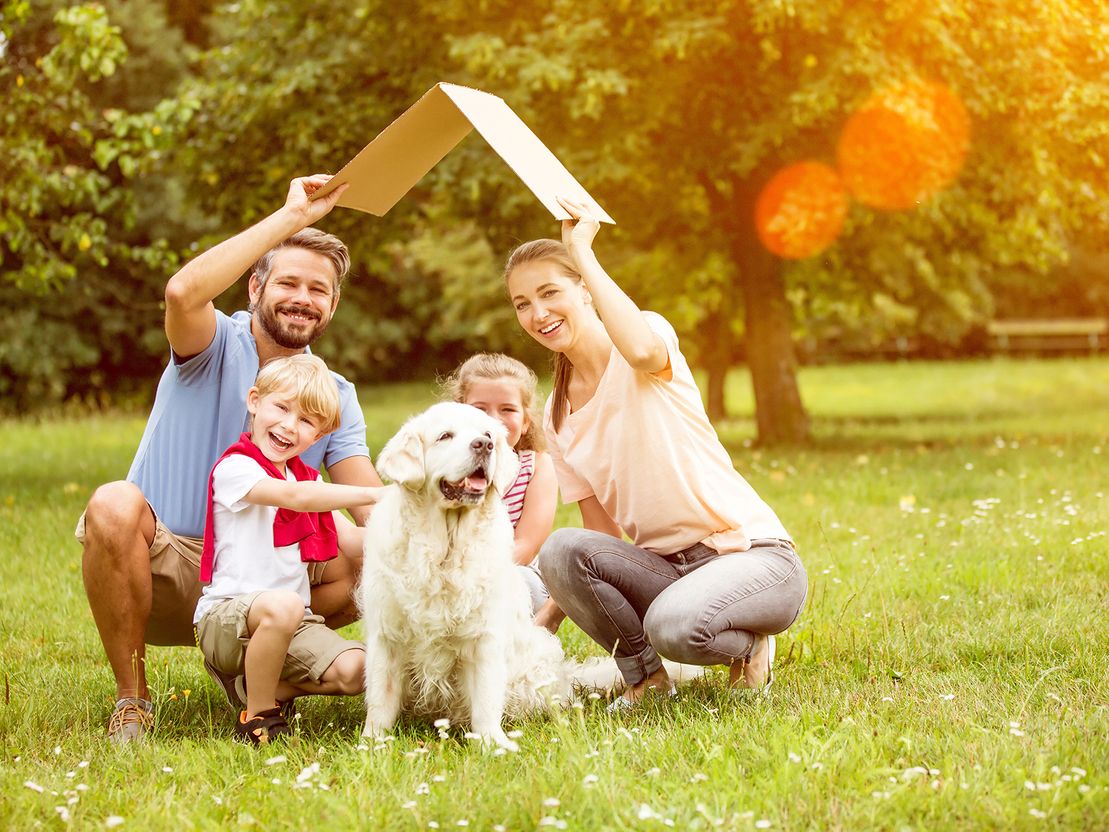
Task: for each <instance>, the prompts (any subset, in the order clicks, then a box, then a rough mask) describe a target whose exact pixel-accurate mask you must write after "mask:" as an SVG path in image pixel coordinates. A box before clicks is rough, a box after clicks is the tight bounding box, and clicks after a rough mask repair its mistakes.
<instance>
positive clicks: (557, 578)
mask: <svg viewBox="0 0 1109 832" xmlns="http://www.w3.org/2000/svg"><path fill="white" fill-rule="evenodd" d="M592 534H594V532H590V531H588V530H586V529H555V531H553V532H551V535H550V537H548V538H547V539H546V541H544V543H543V546H542V547H541V548H540V549H539V571H540V572H542V573H543V580H544V581H545V582H546V583H547V584H548V586H549V585H550V584H552V583H555V584H561V583H563V582H564V581H565V580H566V579H567V578H568V577H569V575H570V574H571V573H572V571H573V568H574V567H575V566H577V565H578V564H580V563H581V562H582V558H583V557H584V555H585V553H586V552H587V550H588V548H589V545H588V539H589V536H590V535H592Z"/></svg>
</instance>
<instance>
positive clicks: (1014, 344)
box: [986, 318, 1109, 352]
mask: <svg viewBox="0 0 1109 832" xmlns="http://www.w3.org/2000/svg"><path fill="white" fill-rule="evenodd" d="M986 332H987V333H989V336H990V340H991V343H992V346H993V347H994V348H995V349H999V350H1001V351H1003V352H1009V351H1017V350H1030V351H1046V350H1090V351H1093V352H1096V351H1097V350H1099V349H1101V347H1102V346H1103V345H1105V344H1106V340H1107V339H1106V335H1107V334H1109V321H1107V320H1105V319H1104V318H1053V319H1042V320H1036V319H1029V320H1016V319H1013V320H1007V321H990V322H989V323H988V324H987V325H986Z"/></svg>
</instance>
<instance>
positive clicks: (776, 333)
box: [732, 210, 809, 444]
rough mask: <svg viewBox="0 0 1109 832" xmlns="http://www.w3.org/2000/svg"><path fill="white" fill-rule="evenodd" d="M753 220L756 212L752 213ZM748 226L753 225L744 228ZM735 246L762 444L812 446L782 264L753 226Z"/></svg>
mask: <svg viewBox="0 0 1109 832" xmlns="http://www.w3.org/2000/svg"><path fill="white" fill-rule="evenodd" d="M751 213H752V215H753V214H754V211H753V210H752V212H751ZM745 225H748V224H745ZM749 225H750V226H751V227H750V233H747V228H744V229H743V232H741V234H740V235H737V238H736V239H735V240H734V244H733V251H732V256H733V257H734V258H735V261H736V265H737V266H738V267H739V282H740V288H741V289H742V291H743V301H744V307H745V309H746V324H747V336H746V346H747V365H748V367H749V368H750V370H751V383H752V385H753V387H754V390H755V418H756V421H757V423H758V441H759V443H760V444H799V443H803V442H806V441H808V438H809V417H808V414H806V413H805V407H804V405H803V404H802V403H801V391H800V389H799V388H798V386H797V353H796V351H795V350H794V346H793V336H792V334H791V333H790V330H791V325H792V322H793V314H792V310H791V309H790V307H789V301H788V300H787V299H786V286H785V278H784V276H783V274H782V261H781V260H779V259H778V258H777V257H775V256H774V255H772V254H771V253H770V252H768V251H767V250H766V249H765V248H763V246H762V244H761V243H760V242H759V240H758V239H757V237H756V236H755V234H754V224H753V223H749Z"/></svg>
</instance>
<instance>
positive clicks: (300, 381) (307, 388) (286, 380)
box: [254, 352, 342, 433]
mask: <svg viewBox="0 0 1109 832" xmlns="http://www.w3.org/2000/svg"><path fill="white" fill-rule="evenodd" d="M254 386H255V388H256V389H257V390H258V395H259V396H265V395H267V394H269V393H276V392H282V393H288V394H289V395H290V396H291V397H293V398H294V399H296V403H297V405H298V406H299V407H300V409H301V410H303V411H304V412H305V413H307V414H308V415H309V416H311V417H313V418H314V419H316V422H317V424H316V427H318V428H319V430H320V433H331V432H332V431H334V430H337V429H338V427H339V423H340V419H341V416H342V405H341V404H340V402H339V385H338V384H336V382H335V378H334V377H333V376H332V375H331V371H330V370H328V369H327V365H326V364H324V362H323V359H322V358H320V357H318V356H315V355H312V354H311V353H307V352H302V353H297V354H296V355H287V356H284V357H282V358H275V359H273V360H272V361H268V362H266V365H265V366H264V367H263V368H262V369H261V370H259V371H258V377H257V378H256V379H255V380H254Z"/></svg>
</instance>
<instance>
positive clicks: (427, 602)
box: [360, 403, 615, 751]
mask: <svg viewBox="0 0 1109 832" xmlns="http://www.w3.org/2000/svg"><path fill="white" fill-rule="evenodd" d="M517 467H518V461H517V457H516V454H515V453H513V451H512V449H511V448H510V447H509V446H508V443H507V442H506V440H505V430H504V427H503V426H502V425H501V424H500V423H499V422H497V421H496V420H495V419H493V418H491V417H489V416H487V415H485V414H484V413H482V412H481V411H480V410H478V409H477V408H475V407H470V406H468V405H463V404H455V403H441V404H437V405H433V406H432V407H431V408H429V409H428V410H426V411H425V412H423V413H421V414H419V415H417V416H415V417H413V418H411V419H410V420H409V421H408V422H407V423H405V425H404V426H403V427H402V428H401V430H400V431H399V432H398V433H397V435H396V436H394V437H393V438H392V439H391V440H390V441H389V442H388V443H387V444H386V446H385V448H384V449H383V450H382V452H381V455H380V456H379V457H378V461H377V469H378V471H379V472H380V473H381V474H382V476H384V477H385V478H386V479H388V480H392V482H393V483H394V485H393V486H392V487H390V488H389V489H388V490H387V492H386V494H385V496H384V497H383V498H382V499H381V501H380V502H378V504H377V506H376V507H375V508H374V511H373V515H372V516H371V518H370V522H369V524H368V526H367V528H366V536H365V561H364V565H363V571H362V584H361V591H360V596H361V597H360V603H361V608H362V615H363V621H364V625H365V637H366V727H365V731H364V732H363V733H364V735H366V736H380V735H382V734H384V733H386V732H388V731H389V730H390V729H391V728H392V727H393V725H394V723H395V722H396V719H397V717H398V716H399V715H400V713H401V712H402V711H405V712H410V713H413V714H417V715H420V716H426V717H447V718H449V719H450V720H451V721H452V722H456V721H457V722H462V721H468V722H469V723H470V726H471V729H472V731H473V732H474V733H475V734H477V735H478V736H479V737H480V738H481V739H482V741H483V742H485V743H495V744H496V745H498V746H500V747H502V748H506V749H509V750H513V751H515V750H516V748H517V746H516V743H514V742H513V741H512V740H511V739H509V737H508V736H507V735H506V734H505V732H504V729H503V727H502V724H501V723H502V720H503V718H504V716H505V715H506V714H507V715H510V716H521V715H523V714H525V713H527V712H529V711H532V710H534V709H536V708H545V707H550V703H551V701H552V700H553V699H557V698H559V697H568V696H569V693H570V684H571V681H572V680H571V673H572V666H571V665H570V664H569V663H567V662H566V661H564V658H563V652H562V646H561V644H560V642H559V640H558V639H557V638H556V637H555V636H553V635H551V634H550V633H549V632H547V631H546V630H545V629H543V628H542V627H538V626H536V625H535V624H533V623H532V615H531V605H530V601H529V596H528V592H527V590H526V588H525V586H524V583H523V580H522V579H521V578H520V576H519V574H518V572H517V570H516V569H514V568H513V565H512V547H513V530H512V524H511V522H510V521H509V519H508V513H507V511H506V509H505V507H504V504H503V502H502V500H501V495H502V494H503V493H504V491H505V490H506V489H507V488H508V487H509V486H511V484H512V482H513V480H514V479H515V476H516V472H517ZM606 673H607V675H608V676H610V677H612V676H613V675H614V674H612V673H611V672H610V671H606ZM602 675H604V674H602ZM613 681H615V680H614V679H613Z"/></svg>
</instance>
